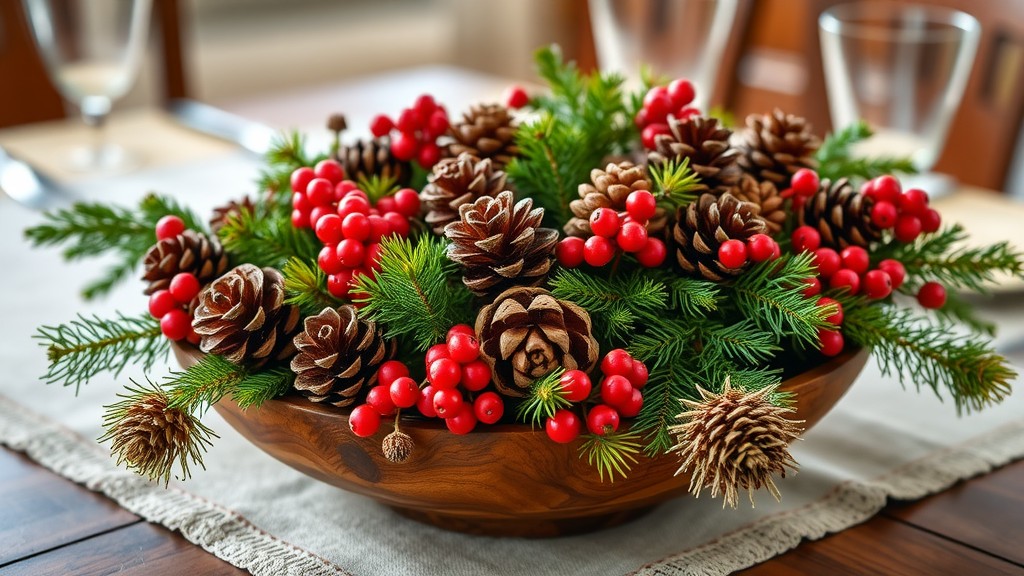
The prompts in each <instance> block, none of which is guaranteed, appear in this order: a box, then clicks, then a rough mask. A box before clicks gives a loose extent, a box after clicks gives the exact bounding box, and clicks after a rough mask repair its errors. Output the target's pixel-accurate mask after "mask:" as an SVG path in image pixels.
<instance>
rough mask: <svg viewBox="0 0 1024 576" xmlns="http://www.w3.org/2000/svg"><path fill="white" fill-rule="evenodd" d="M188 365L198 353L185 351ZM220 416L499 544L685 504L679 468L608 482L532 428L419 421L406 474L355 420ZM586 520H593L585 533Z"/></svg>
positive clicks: (820, 399)
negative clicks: (456, 429)
mask: <svg viewBox="0 0 1024 576" xmlns="http://www.w3.org/2000/svg"><path fill="white" fill-rule="evenodd" d="M175 353H176V354H177V355H178V358H179V362H181V363H182V364H183V365H186V366H187V365H188V364H189V363H190V362H194V361H196V359H197V357H198V354H199V353H198V352H196V351H194V350H190V351H185V350H183V349H181V348H176V349H175ZM867 357H868V354H867V352H866V351H864V350H854V351H850V352H847V353H845V354H844V355H842V356H840V357H838V358H836V359H834V360H832V361H830V362H827V363H825V364H822V365H821V366H818V367H816V368H814V369H811V370H809V371H807V372H805V373H803V374H801V375H799V376H796V377H794V378H791V379H789V380H787V381H786V382H784V383H783V386H782V388H783V389H784V390H788V391H792V392H794V393H796V395H797V398H798V400H797V405H798V412H797V418H799V419H802V420H806V423H807V426H808V427H810V426H813V425H814V424H815V423H816V422H817V421H818V420H820V419H821V418H822V417H823V416H824V415H825V413H827V412H828V410H829V409H831V408H832V406H833V405H834V404H835V403H836V402H837V401H838V400H839V398H840V397H842V395H843V394H844V393H845V392H846V390H847V389H848V388H849V387H850V385H851V384H852V383H853V381H854V379H855V378H856V376H857V375H858V374H859V373H860V371H861V369H862V368H863V366H864V363H865V362H866V360H867ZM216 409H217V411H218V412H219V413H220V414H221V415H222V416H223V417H224V419H225V420H227V422H228V423H229V424H230V425H231V426H233V427H234V428H235V429H236V430H238V431H239V432H240V433H241V434H242V435H243V436H245V437H246V438H247V439H249V441H250V442H252V443H253V444H255V445H256V446H258V447H259V448H261V449H262V450H264V451H265V452H267V453H268V454H270V455H271V456H273V457H275V458H277V459H278V460H280V461H282V462H284V463H286V464H288V465H289V466H291V467H293V468H295V469H297V470H299V471H301V472H303V473H305V474H308V475H310V476H312V477H314V478H317V479H319V480H322V481H324V482H327V483H329V484H333V485H335V486H338V487H340V488H343V489H345V490H348V491H351V492H355V493H358V494H363V495H366V496H369V497H371V498H374V499H376V500H378V501H380V502H382V503H384V504H388V505H390V506H394V507H396V508H399V509H407V510H408V511H407V512H406V513H407V514H408V515H411V516H413V517H415V518H418V519H422V520H426V521H429V522H431V523H433V524H436V525H440V526H442V527H447V528H451V529H455V530H460V531H467V532H473V533H483V534H492V535H499V534H500V535H516V536H543V537H547V536H553V535H557V534H563V533H569V532H572V531H574V530H579V529H583V528H585V529H589V530H593V529H597V528H601V527H603V526H608V525H610V524H611V523H614V522H622V521H624V520H626V519H628V518H629V515H628V514H623V512H624V511H629V510H637V511H642V510H643V509H645V508H647V507H650V506H652V505H654V504H657V503H659V502H662V501H664V500H667V499H669V498H671V497H673V496H675V495H678V494H681V493H685V492H686V489H687V487H688V485H689V478H688V477H687V476H686V475H680V476H675V475H674V474H675V472H676V469H677V468H678V466H679V463H678V460H677V459H676V458H675V457H673V456H662V457H659V458H655V459H649V458H646V457H643V456H640V457H639V458H638V462H637V463H636V464H635V465H634V466H633V472H632V473H631V474H630V475H629V477H628V478H626V479H617V480H616V481H615V482H601V481H600V480H599V479H598V475H597V472H596V471H595V470H594V469H593V468H591V467H590V466H589V465H588V464H587V463H586V462H584V461H583V460H581V459H580V458H579V457H578V456H577V450H578V447H577V444H576V443H572V444H568V445H562V444H555V443H553V442H551V441H550V440H549V439H548V438H547V436H546V434H545V433H544V431H543V430H531V429H530V428H529V427H527V426H522V425H499V426H481V427H478V428H477V429H476V430H474V431H473V432H472V433H471V434H467V435H465V436H456V435H453V434H451V433H450V432H449V431H448V430H447V429H446V428H445V426H444V424H443V423H442V422H440V421H438V420H434V421H410V422H407V423H403V424H402V430H403V431H404V432H406V433H407V434H409V435H410V436H412V438H413V440H414V441H415V443H416V449H415V450H414V452H413V455H412V457H411V458H410V459H409V460H408V461H406V462H404V463H402V464H394V463H391V462H389V461H387V460H386V459H385V458H384V457H383V455H382V454H381V449H380V442H381V439H382V438H383V436H384V435H385V434H386V433H387V431H389V430H390V427H389V426H387V425H385V427H384V428H385V430H383V431H381V432H380V433H378V434H377V435H375V436H374V437H371V438H358V437H356V436H354V435H353V434H352V433H351V432H350V431H349V427H348V413H347V412H346V411H342V410H338V409H335V408H332V407H325V406H322V405H319V404H314V403H311V402H308V401H307V400H305V399H303V398H299V397H285V398H281V399H279V400H273V401H270V402H267V403H266V404H264V405H263V406H262V407H261V408H260V409H258V410H249V411H242V410H240V409H239V408H238V407H237V405H235V404H234V403H232V402H230V401H226V400H225V401H222V402H220V403H219V404H218V405H217V406H216ZM581 519H586V521H582V520H581Z"/></svg>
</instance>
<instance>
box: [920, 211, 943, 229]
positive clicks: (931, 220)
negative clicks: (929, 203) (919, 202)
mask: <svg viewBox="0 0 1024 576" xmlns="http://www.w3.org/2000/svg"><path fill="white" fill-rule="evenodd" d="M920 218H921V231H922V232H927V233H929V234H931V233H932V232H935V231H937V230H938V229H939V227H941V226H942V216H941V215H940V214H939V211H938V210H936V209H934V208H928V209H927V210H925V211H924V213H923V214H921V216H920Z"/></svg>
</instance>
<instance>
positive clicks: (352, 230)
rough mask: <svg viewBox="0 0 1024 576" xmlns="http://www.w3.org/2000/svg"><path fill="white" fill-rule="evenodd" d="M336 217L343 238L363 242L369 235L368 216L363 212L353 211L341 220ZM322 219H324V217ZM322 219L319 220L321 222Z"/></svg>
mask: <svg viewBox="0 0 1024 576" xmlns="http://www.w3.org/2000/svg"><path fill="white" fill-rule="evenodd" d="M336 218H338V219H339V221H340V222H341V235H342V236H344V237H345V238H347V239H349V240H356V241H357V242H363V241H365V240H366V239H367V238H369V237H370V218H369V217H368V216H366V215H365V214H360V213H359V212H353V213H351V214H349V215H348V216H345V219H344V220H341V217H340V216H336ZM323 220H326V218H324V219H323ZM323 220H321V222H323ZM318 236H319V234H318ZM321 240H322V238H321ZM340 241H341V240H340V239H339V240H338V242H340ZM325 242H326V240H325Z"/></svg>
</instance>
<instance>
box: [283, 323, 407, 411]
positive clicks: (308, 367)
mask: <svg viewBox="0 0 1024 576" xmlns="http://www.w3.org/2000/svg"><path fill="white" fill-rule="evenodd" d="M295 348H296V349H297V350H298V353H297V354H296V355H295V357H294V358H292V372H295V374H296V376H295V389H296V390H298V391H299V392H300V393H301V394H302V395H303V396H305V397H306V398H308V399H309V400H311V401H313V402H326V403H328V404H333V405H335V406H338V407H339V408H340V407H344V406H348V405H350V404H352V403H353V402H355V401H356V398H357V397H358V395H359V393H360V392H361V391H362V392H365V391H367V390H369V389H370V387H371V386H373V385H374V383H376V382H377V368H379V367H380V365H381V364H383V363H384V362H386V361H388V360H390V359H391V358H392V357H393V356H394V353H395V346H394V341H390V342H386V341H385V340H384V338H383V337H382V335H381V333H380V331H379V330H377V325H376V323H374V322H373V321H371V320H364V319H362V318H360V317H359V315H358V314H357V312H356V309H355V307H354V306H351V305H349V304H346V305H344V306H341V307H339V308H338V309H334V308H324V310H323V311H322V312H320V313H319V314H317V315H316V316H308V317H306V320H305V321H304V329H303V330H302V331H301V332H299V333H298V334H297V335H296V336H295Z"/></svg>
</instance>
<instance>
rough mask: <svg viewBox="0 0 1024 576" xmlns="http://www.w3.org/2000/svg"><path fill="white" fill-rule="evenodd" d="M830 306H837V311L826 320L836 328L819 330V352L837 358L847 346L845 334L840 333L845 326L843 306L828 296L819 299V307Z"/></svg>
mask: <svg viewBox="0 0 1024 576" xmlns="http://www.w3.org/2000/svg"><path fill="white" fill-rule="evenodd" d="M829 305H832V306H835V310H836V311H835V312H833V313H832V314H831V315H830V316H829V317H828V318H826V319H825V320H826V321H827V322H828V323H829V324H831V325H832V326H834V327H835V328H819V329H818V350H819V351H820V352H821V353H822V354H824V355H825V356H837V355H839V353H840V352H842V351H843V346H845V345H846V342H845V340H844V339H843V333H842V332H840V328H841V327H842V325H843V305H842V304H840V303H839V302H838V301H836V300H833V299H832V298H829V297H827V296H822V297H821V298H818V306H819V307H821V308H824V307H826V306H829Z"/></svg>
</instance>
